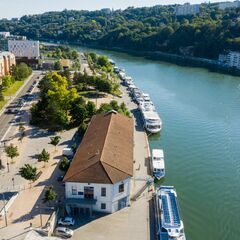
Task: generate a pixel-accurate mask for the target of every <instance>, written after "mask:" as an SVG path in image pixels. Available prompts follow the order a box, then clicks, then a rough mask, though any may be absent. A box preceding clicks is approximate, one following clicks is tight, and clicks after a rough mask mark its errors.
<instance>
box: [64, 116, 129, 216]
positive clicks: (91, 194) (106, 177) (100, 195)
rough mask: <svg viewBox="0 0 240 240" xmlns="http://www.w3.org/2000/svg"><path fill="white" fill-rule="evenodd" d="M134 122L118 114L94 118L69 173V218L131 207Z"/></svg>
mask: <svg viewBox="0 0 240 240" xmlns="http://www.w3.org/2000/svg"><path fill="white" fill-rule="evenodd" d="M132 176H133V120H132V119H131V118H129V117H125V116H123V115H121V114H119V113H116V112H115V111H110V112H108V113H102V114H98V115H95V116H94V117H93V118H92V120H91V123H90V125H89V127H88V129H87V132H86V133H85V135H84V138H83V140H82V143H81V145H80V146H79V148H78V150H77V152H76V154H75V156H74V159H73V162H72V163H71V165H70V168H69V170H68V171H67V173H66V175H65V177H64V182H65V199H66V200H65V205H66V211H67V212H68V214H74V215H78V214H80V212H81V211H85V212H86V211H88V212H89V213H90V214H91V213H92V211H97V212H105V213H113V212H115V211H118V210H120V209H122V208H124V207H126V206H128V205H129V204H130V188H131V177H132Z"/></svg>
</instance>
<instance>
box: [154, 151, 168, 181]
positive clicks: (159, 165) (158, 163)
mask: <svg viewBox="0 0 240 240" xmlns="http://www.w3.org/2000/svg"><path fill="white" fill-rule="evenodd" d="M152 167H153V176H154V177H155V178H157V179H158V180H159V179H161V178H163V177H164V176H165V162H164V153H163V150H162V149H153V150H152Z"/></svg>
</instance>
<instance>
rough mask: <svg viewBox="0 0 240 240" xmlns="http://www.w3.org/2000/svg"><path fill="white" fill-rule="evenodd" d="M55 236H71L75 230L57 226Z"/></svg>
mask: <svg viewBox="0 0 240 240" xmlns="http://www.w3.org/2000/svg"><path fill="white" fill-rule="evenodd" d="M55 236H57V237H62V238H70V237H72V236H73V230H71V229H69V228H65V227H57V228H56V229H55Z"/></svg>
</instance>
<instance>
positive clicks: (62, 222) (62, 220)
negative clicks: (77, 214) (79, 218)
mask: <svg viewBox="0 0 240 240" xmlns="http://www.w3.org/2000/svg"><path fill="white" fill-rule="evenodd" d="M74 224H75V220H74V219H73V218H72V217H65V218H60V219H59V220H58V225H63V226H73V225H74Z"/></svg>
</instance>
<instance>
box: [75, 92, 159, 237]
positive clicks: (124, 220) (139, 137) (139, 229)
mask: <svg viewBox="0 0 240 240" xmlns="http://www.w3.org/2000/svg"><path fill="white" fill-rule="evenodd" d="M121 91H122V92H123V96H122V98H114V100H117V101H118V102H119V103H122V102H125V104H126V105H127V107H128V109H129V111H130V112H131V113H132V115H133V119H134V124H135V131H134V177H133V179H132V183H131V184H132V188H131V198H136V199H135V200H132V201H131V207H127V208H125V209H122V210H120V211H118V212H115V213H113V214H109V215H107V216H104V217H100V218H95V219H91V220H89V221H87V222H86V221H85V220H83V221H82V222H81V220H80V222H79V223H78V224H77V226H75V227H74V236H73V238H72V239H82V240H88V239H95V240H98V239H99V240H100V239H104V240H122V239H125V240H133V239H137V240H150V239H154V229H153V226H154V224H152V218H153V216H152V215H151V212H152V210H151V209H152V207H151V198H152V192H151V191H148V188H147V187H146V184H147V180H148V179H149V178H151V177H150V165H149V163H150V162H149V160H150V159H149V158H150V152H149V146H148V139H147V135H146V133H145V131H144V129H143V123H142V120H141V116H140V113H139V111H138V110H137V105H136V104H134V103H133V102H132V101H131V99H130V97H129V96H128V93H127V91H126V88H123V87H121Z"/></svg>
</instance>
